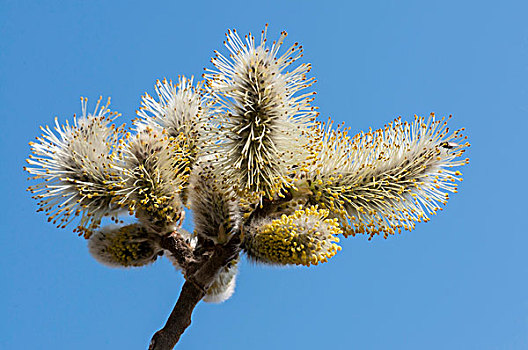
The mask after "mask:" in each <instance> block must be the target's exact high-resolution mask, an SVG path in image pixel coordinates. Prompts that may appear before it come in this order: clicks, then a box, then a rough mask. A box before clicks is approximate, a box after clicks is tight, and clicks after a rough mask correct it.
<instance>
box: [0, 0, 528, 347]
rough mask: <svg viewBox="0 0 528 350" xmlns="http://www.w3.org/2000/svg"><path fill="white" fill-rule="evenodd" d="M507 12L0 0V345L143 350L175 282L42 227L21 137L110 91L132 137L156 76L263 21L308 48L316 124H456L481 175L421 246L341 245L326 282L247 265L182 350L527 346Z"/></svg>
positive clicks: (520, 61) (187, 69)
mask: <svg viewBox="0 0 528 350" xmlns="http://www.w3.org/2000/svg"><path fill="white" fill-rule="evenodd" d="M494 3H495V2H486V1H453V2H452V1H436V2H426V1H412V2H411V1H371V2H351V1H342V2H337V1H319V2H310V1H284V2H279V1H267V2H250V1H240V2H225V1H223V2H222V1H214V2H213V1H211V2H200V1H185V2H184V1H182V2H179V1H152V2H147V1H112V2H108V1H97V0H94V1H79V2H78V1H45V2H41V1H6V0H0V105H1V107H2V108H1V112H0V113H1V115H0V130H2V132H1V137H0V146H1V147H0V150H1V152H2V157H1V158H0V159H1V167H2V170H3V171H1V172H0V186H1V193H2V198H3V202H0V215H1V219H2V223H3V226H2V229H1V234H0V246H1V247H2V254H0V266H1V267H0V277H1V280H2V281H3V287H2V288H1V289H0V290H1V291H0V310H1V312H2V315H3V317H2V319H1V320H0V348H2V349H72V348H73V349H145V348H146V346H147V344H148V342H149V340H150V337H151V335H152V334H153V332H154V331H156V330H157V329H159V328H160V327H161V326H162V325H163V323H164V322H165V320H166V317H167V316H168V313H169V312H170V311H171V309H172V306H173V304H174V302H175V300H176V298H177V296H178V293H179V290H180V288H181V284H182V281H183V280H182V277H181V276H180V275H179V274H178V273H176V272H175V271H174V270H173V268H172V267H171V265H170V264H169V263H168V262H167V261H159V262H156V263H155V264H154V265H153V266H150V267H147V268H141V269H134V270H115V269H109V268H106V267H104V266H102V265H99V264H98V263H97V262H96V261H95V260H93V259H92V258H91V257H90V256H89V254H88V252H87V249H86V242H85V241H84V240H83V239H82V238H78V237H77V236H76V235H75V234H74V233H72V232H71V230H68V229H66V230H59V229H56V228H55V227H54V226H52V225H51V224H48V223H47V222H46V220H45V217H44V215H42V214H41V213H36V212H35V210H36V208H37V207H36V202H35V201H33V200H32V199H31V198H30V195H29V194H28V193H27V192H25V188H26V187H27V185H28V183H27V181H26V178H27V175H26V174H25V173H24V172H23V171H22V167H23V165H24V159H25V158H26V157H27V155H28V153H29V146H28V141H30V140H31V139H33V138H34V137H35V136H37V135H38V134H39V129H38V127H39V125H42V124H49V123H52V121H53V118H54V117H55V116H58V117H59V118H60V120H65V119H66V118H71V116H72V115H73V113H78V112H79V110H80V104H79V97H80V96H86V97H88V98H89V101H91V102H92V103H94V102H95V100H97V98H98V97H99V96H100V95H103V96H111V97H112V105H113V108H114V109H116V110H118V111H120V112H121V113H122V114H123V118H122V119H123V121H125V122H129V121H130V120H131V118H132V117H133V116H134V111H135V110H136V109H137V108H138V106H139V100H140V96H141V94H143V93H144V92H145V91H148V92H152V91H153V84H154V82H155V80H156V79H157V78H163V77H167V78H175V77H177V75H179V74H184V75H196V76H200V75H201V74H202V71H203V67H210V63H209V59H210V57H211V56H212V50H214V49H217V50H220V49H222V41H223V37H224V32H225V31H226V30H227V29H228V28H237V29H238V31H239V32H241V33H245V32H248V31H251V32H254V33H256V32H259V31H260V30H261V29H262V28H263V26H264V24H265V23H269V24H270V31H269V32H270V35H269V37H270V38H273V37H274V36H276V35H277V33H279V32H280V31H281V30H287V31H288V32H289V34H290V35H289V39H288V40H289V41H288V42H289V43H293V42H295V41H298V42H300V43H301V44H302V45H303V46H304V48H305V56H304V60H305V62H311V63H312V64H313V70H312V74H313V76H315V77H316V78H317V80H318V82H317V84H316V85H315V89H316V91H317V92H318V95H317V99H316V100H315V104H316V105H318V106H319V107H320V112H321V117H322V118H323V119H326V118H328V117H332V118H333V119H335V120H336V121H337V122H345V123H346V124H347V125H348V126H350V127H351V128H352V130H353V131H360V130H365V129H368V127H369V126H371V127H374V128H377V127H381V126H383V125H384V124H385V123H386V122H388V121H390V120H392V119H394V118H396V117H398V116H402V118H403V119H406V120H411V118H412V116H413V115H414V114H419V115H427V114H429V113H430V112H435V113H436V114H438V115H449V114H453V116H454V117H453V120H452V123H451V125H452V127H454V128H459V127H466V130H467V134H468V135H469V137H470V141H471V144H472V146H471V148H470V150H469V152H468V153H469V157H470V159H471V163H470V165H469V166H467V167H466V168H465V169H463V172H464V182H463V183H462V185H461V186H460V190H459V193H458V194H456V195H452V196H451V200H450V203H449V204H448V206H447V207H446V209H444V211H443V212H441V213H440V214H439V215H437V216H435V217H433V218H432V220H431V222H429V223H427V224H419V225H417V228H416V230H414V231H413V232H410V233H409V232H406V233H404V234H402V235H401V236H397V237H391V238H390V239H388V240H383V239H374V240H373V241H371V242H368V241H367V239H366V237H360V236H358V237H355V238H349V239H346V240H342V246H343V250H342V251H341V252H340V253H339V254H338V255H337V256H335V257H334V258H332V259H331V260H330V261H329V262H328V263H326V264H323V265H320V266H318V267H315V268H309V269H307V268H271V267H261V266H255V265H252V264H250V263H246V262H245V263H243V264H242V266H241V271H240V275H239V279H238V286H237V290H236V293H235V295H234V296H233V298H232V299H230V300H229V301H227V302H226V303H224V304H221V305H210V304H200V305H199V306H198V308H197V309H196V310H195V314H194V318H193V323H192V326H191V328H190V329H189V330H188V331H187V332H186V333H185V334H184V336H183V338H182V340H181V342H180V348H182V349H213V348H214V349H283V348H289V349H300V348H304V349H316V348H323V349H376V350H377V349H450V350H454V349H479V350H484V349H527V348H528V279H527V278H526V276H527V274H528V257H527V254H526V247H527V246H528V230H527V229H526V223H524V222H523V221H522V220H523V217H524V218H525V217H526V213H525V212H526V209H527V205H526V202H525V200H526V198H527V190H526V188H527V186H526V184H525V179H526V170H527V165H526V164H527V162H526V160H527V157H526V149H527V141H526V130H527V126H528V125H527V117H528V83H527V82H528V26H527V25H526V13H528V5H527V3H526V2H525V1H519V2H513V1H505V2H501V5H500V6H497V5H494ZM92 106H93V105H92ZM187 227H188V228H190V224H189V223H188V224H187Z"/></svg>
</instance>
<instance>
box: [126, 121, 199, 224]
mask: <svg viewBox="0 0 528 350" xmlns="http://www.w3.org/2000/svg"><path fill="white" fill-rule="evenodd" d="M121 147H122V152H123V171H122V175H121V176H122V178H123V182H124V183H125V189H124V190H123V192H124V193H123V195H122V198H123V199H122V200H121V202H120V203H122V205H123V206H127V207H128V209H129V211H130V212H131V213H135V214H136V216H137V217H138V219H140V220H141V221H142V222H143V224H145V225H147V226H149V227H150V228H151V229H152V230H153V231H155V232H158V233H160V234H163V233H166V232H168V231H171V230H173V229H174V227H175V225H176V224H177V223H178V222H179V220H180V219H181V218H182V215H183V214H182V212H183V208H182V202H181V200H180V196H179V195H180V192H181V190H182V187H183V184H184V183H185V182H186V181H187V178H188V176H189V175H188V174H189V171H188V158H187V156H186V154H187V153H186V151H185V149H182V148H181V144H180V143H179V142H178V140H177V139H175V138H173V137H171V136H169V135H168V134H167V132H166V131H165V130H164V129H161V128H159V127H150V126H140V127H138V130H137V134H136V135H134V136H132V137H130V139H129V140H128V143H126V144H123V145H122V146H121Z"/></svg>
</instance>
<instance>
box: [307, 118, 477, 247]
mask: <svg viewBox="0 0 528 350" xmlns="http://www.w3.org/2000/svg"><path fill="white" fill-rule="evenodd" d="M448 119H449V118H447V119H446V118H436V117H435V116H434V114H432V115H431V116H430V117H429V118H423V117H417V116H416V117H415V120H414V121H413V122H411V123H409V122H403V121H402V120H401V119H397V120H395V121H394V122H392V123H389V124H388V125H387V126H385V128H383V129H380V130H375V131H369V132H366V133H360V134H358V135H356V136H354V137H353V138H351V137H350V136H348V130H347V129H340V128H338V129H336V130H331V129H330V126H331V124H330V126H328V128H327V129H326V130H325V127H323V128H321V131H322V136H321V137H320V138H318V139H317V140H316V141H315V142H314V144H313V149H312V150H313V151H314V153H315V157H314V164H313V165H312V166H311V167H310V169H309V171H308V173H307V179H308V180H309V182H310V189H311V192H312V195H311V198H310V201H309V203H311V204H318V205H320V206H321V207H323V208H326V209H328V210H330V212H331V214H332V216H333V217H338V218H339V219H340V224H341V225H342V228H343V230H344V234H345V236H346V235H350V234H351V235H354V234H356V233H365V234H367V235H369V236H370V238H372V237H373V236H374V235H377V234H382V235H383V236H384V237H387V236H388V235H391V234H395V233H399V232H401V230H402V229H405V230H412V229H413V228H414V226H415V223H416V222H421V221H424V222H427V221H428V220H429V218H428V216H429V215H432V214H435V213H436V211H437V210H442V207H441V205H445V204H447V200H448V198H449V197H448V194H447V192H455V193H456V192H457V186H458V184H457V182H458V181H462V179H461V178H460V175H461V173H460V172H459V171H458V170H455V169H453V168H455V167H460V166H463V165H465V164H467V163H468V159H467V158H465V159H464V158H462V155H463V153H464V151H465V148H466V147H468V146H469V143H468V142H467V136H464V135H463V130H464V129H460V130H456V131H454V132H450V131H449V129H448V127H447V121H448Z"/></svg>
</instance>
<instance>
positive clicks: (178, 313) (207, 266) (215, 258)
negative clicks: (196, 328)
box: [149, 234, 240, 350]
mask: <svg viewBox="0 0 528 350" xmlns="http://www.w3.org/2000/svg"><path fill="white" fill-rule="evenodd" d="M165 243H167V242H165ZM173 243H177V240H175V241H174V242H173ZM175 249H176V247H175V246H173V247H172V249H169V250H170V251H171V252H172V250H175ZM239 251H240V238H239V235H238V234H236V235H235V236H233V238H231V240H230V241H229V242H228V243H227V244H225V245H216V246H214V250H213V252H212V255H210V257H209V258H207V256H208V255H203V256H202V259H199V260H198V261H196V260H194V259H193V261H192V262H189V261H188V260H186V261H187V265H186V267H187V268H188V269H187V272H189V271H193V272H192V273H186V276H185V279H186V281H185V283H184V284H183V287H182V291H181V293H180V296H179V298H178V301H177V302H176V305H175V306H174V309H173V310H172V312H171V314H170V316H169V319H168V320H167V323H166V324H165V326H164V327H163V328H162V329H160V330H159V331H157V332H156V333H155V334H154V336H153V337H152V340H151V342H150V346H149V350H170V349H173V348H174V346H175V345H176V343H177V342H178V340H179V339H180V337H181V335H182V334H183V332H184V331H185V329H187V327H189V325H190V324H191V315H192V312H193V310H194V308H195V307H196V305H197V304H198V302H200V300H202V298H203V297H204V295H205V293H206V291H207V289H208V288H209V286H210V285H211V284H212V283H213V281H214V279H215V278H216V276H217V274H218V272H219V271H220V270H221V269H222V267H224V266H226V265H227V264H228V263H229V262H230V261H232V260H233V259H235V258H236V257H237V256H238V253H239ZM173 254H174V253H173Z"/></svg>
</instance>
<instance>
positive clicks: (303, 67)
mask: <svg viewBox="0 0 528 350" xmlns="http://www.w3.org/2000/svg"><path fill="white" fill-rule="evenodd" d="M286 35H287V34H286V32H282V33H281V36H280V37H279V39H278V40H277V41H276V42H275V41H274V42H273V44H272V45H268V42H267V39H266V29H265V30H263V31H262V35H261V40H260V44H257V43H256V42H255V38H254V37H253V36H252V35H251V34H249V35H246V36H245V39H242V38H240V37H239V35H238V34H237V33H236V31H235V30H233V31H231V30H230V31H229V32H228V33H227V34H226V41H225V46H226V47H227V49H228V50H229V51H230V52H231V54H230V55H229V56H228V57H226V56H224V55H222V54H221V53H219V52H217V51H215V57H214V58H213V59H212V60H211V62H212V63H213V65H214V66H215V69H212V70H207V73H206V74H204V77H205V78H206V79H207V87H208V89H209V93H210V94H211V95H212V97H213V98H214V99H215V100H216V103H217V107H218V108H219V109H220V112H219V113H217V115H215V116H214V118H213V119H212V124H213V125H216V126H217V128H216V129H215V130H213V131H214V132H216V134H217V135H216V142H214V143H211V148H210V153H211V154H214V155H215V157H214V158H213V159H212V162H214V164H215V169H216V170H217V171H218V172H219V173H221V174H223V175H225V177H226V179H227V180H228V181H229V182H230V183H231V184H232V186H233V187H234V188H236V189H237V192H238V193H244V192H250V193H254V194H257V195H258V196H260V199H262V198H267V199H270V198H272V197H273V196H274V195H276V194H277V193H279V192H280V191H281V190H282V189H284V188H285V187H289V186H291V185H292V177H291V176H290V175H291V173H293V172H295V170H296V169H298V168H300V164H302V163H304V162H305V161H306V158H307V157H308V156H309V153H308V152H307V150H306V148H305V147H304V144H305V143H306V142H305V141H304V137H303V134H304V133H305V132H307V131H308V129H309V128H310V127H311V126H312V125H313V124H314V119H315V116H316V112H315V107H312V106H311V105H310V104H311V102H312V100H313V95H314V94H315V92H307V93H306V92H305V89H306V88H308V87H310V86H311V85H312V84H313V82H314V80H313V78H307V73H308V72H309V71H310V69H311V66H310V64H306V63H302V64H298V65H297V64H296V63H295V64H294V62H295V61H296V60H297V59H299V58H301V57H302V50H303V49H302V46H301V45H299V44H298V43H295V44H294V45H292V46H291V47H290V48H289V49H287V50H284V51H283V53H279V51H280V48H281V46H282V44H283V41H284V39H285V38H286ZM292 64H293V65H292ZM303 91H304V92H305V93H303Z"/></svg>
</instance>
